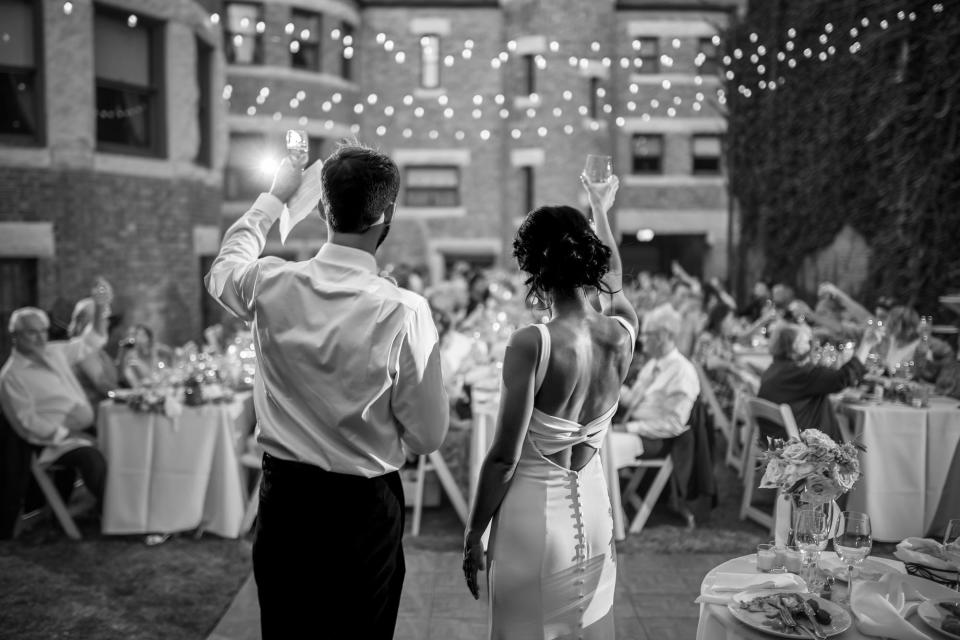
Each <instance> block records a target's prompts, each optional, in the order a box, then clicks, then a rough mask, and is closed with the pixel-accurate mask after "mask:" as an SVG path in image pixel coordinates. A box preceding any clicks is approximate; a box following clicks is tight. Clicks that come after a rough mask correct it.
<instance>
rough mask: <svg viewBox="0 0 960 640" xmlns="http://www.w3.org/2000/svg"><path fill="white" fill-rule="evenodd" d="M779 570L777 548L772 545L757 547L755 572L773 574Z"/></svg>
mask: <svg viewBox="0 0 960 640" xmlns="http://www.w3.org/2000/svg"><path fill="white" fill-rule="evenodd" d="M779 570H780V565H779V564H778V563H777V548H776V546H775V545H773V544H766V543H764V544H758V545H757V571H761V572H763V573H773V572H776V571H779Z"/></svg>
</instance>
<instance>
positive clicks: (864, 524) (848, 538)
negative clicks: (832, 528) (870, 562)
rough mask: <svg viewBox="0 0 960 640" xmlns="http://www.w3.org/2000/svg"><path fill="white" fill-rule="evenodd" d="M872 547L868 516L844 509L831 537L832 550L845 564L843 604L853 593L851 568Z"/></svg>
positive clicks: (868, 552) (860, 560)
mask: <svg viewBox="0 0 960 640" xmlns="http://www.w3.org/2000/svg"><path fill="white" fill-rule="evenodd" d="M872 547H873V538H872V535H871V528H870V516H868V515H867V514H865V513H860V512H859V511H844V512H843V513H842V514H841V515H840V524H839V526H838V527H837V533H836V535H835V536H834V538H833V550H834V551H836V552H837V555H838V556H839V557H840V560H842V561H843V563H844V564H846V565H847V589H848V591H847V595H846V596H845V597H844V598H843V604H850V595H851V594H852V593H853V569H854V567H856V566H859V565H860V564H861V563H862V562H863V561H864V559H866V557H867V556H868V555H870V549H871V548H872Z"/></svg>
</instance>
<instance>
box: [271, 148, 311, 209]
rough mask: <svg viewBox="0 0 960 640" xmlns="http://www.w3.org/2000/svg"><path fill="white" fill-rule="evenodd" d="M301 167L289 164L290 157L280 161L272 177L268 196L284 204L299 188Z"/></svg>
mask: <svg viewBox="0 0 960 640" xmlns="http://www.w3.org/2000/svg"><path fill="white" fill-rule="evenodd" d="M302 169H303V167H302V166H297V165H295V164H294V163H293V162H291V160H290V157H289V156H288V157H285V158H284V159H283V160H281V161H280V166H279V167H277V172H276V173H275V174H274V175H273V184H272V185H270V195H272V196H275V197H276V198H277V200H279V201H280V202H282V203H284V204H286V203H287V201H288V200H289V199H290V198H292V197H293V194H295V193H296V192H297V189H299V188H300V182H301V181H302V180H303V171H302Z"/></svg>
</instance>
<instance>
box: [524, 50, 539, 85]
mask: <svg viewBox="0 0 960 640" xmlns="http://www.w3.org/2000/svg"><path fill="white" fill-rule="evenodd" d="M523 73H524V78H523V80H524V90H525V91H526V94H527V95H530V94H532V93H536V92H537V64H536V61H535V59H534V56H533V54H532V53H528V54H526V55H524V56H523Z"/></svg>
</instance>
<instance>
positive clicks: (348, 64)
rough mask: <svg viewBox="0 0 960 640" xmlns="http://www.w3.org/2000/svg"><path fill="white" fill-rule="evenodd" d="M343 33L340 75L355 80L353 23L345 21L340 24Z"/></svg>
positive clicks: (345, 78)
mask: <svg viewBox="0 0 960 640" xmlns="http://www.w3.org/2000/svg"><path fill="white" fill-rule="evenodd" d="M340 31H341V33H342V36H341V39H340V42H341V43H342V44H343V55H342V56H341V58H340V60H341V62H340V77H342V78H343V79H344V80H353V53H354V48H353V25H352V24H350V23H349V22H344V23H342V24H341V25H340Z"/></svg>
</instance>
